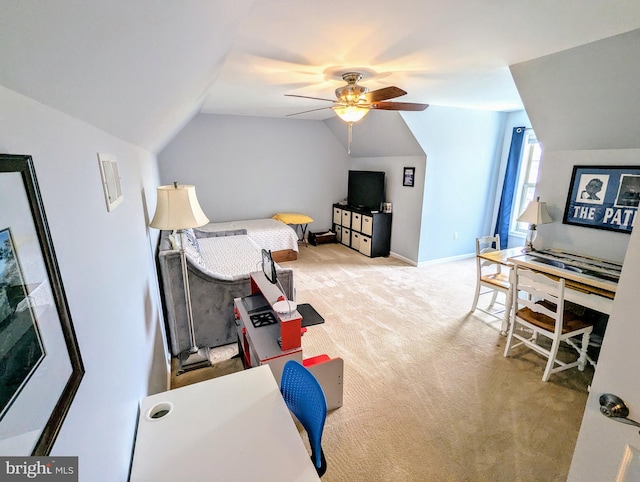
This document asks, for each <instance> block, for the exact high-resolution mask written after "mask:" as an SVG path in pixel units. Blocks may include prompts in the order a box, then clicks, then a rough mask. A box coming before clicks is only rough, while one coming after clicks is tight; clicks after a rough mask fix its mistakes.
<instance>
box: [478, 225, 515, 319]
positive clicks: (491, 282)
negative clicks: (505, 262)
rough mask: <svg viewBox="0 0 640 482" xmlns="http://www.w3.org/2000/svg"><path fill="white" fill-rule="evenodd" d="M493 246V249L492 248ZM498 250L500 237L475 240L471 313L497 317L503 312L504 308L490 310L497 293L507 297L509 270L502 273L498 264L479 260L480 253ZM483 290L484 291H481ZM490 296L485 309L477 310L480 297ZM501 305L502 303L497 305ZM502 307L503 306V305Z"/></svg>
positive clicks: (494, 302) (497, 235)
mask: <svg viewBox="0 0 640 482" xmlns="http://www.w3.org/2000/svg"><path fill="white" fill-rule="evenodd" d="M494 246H495V247H494ZM499 249H500V235H499V234H496V235H495V236H484V237H482V238H476V272H477V278H476V293H475V295H474V297H473V305H472V306H471V311H472V312H473V311H476V310H479V311H482V312H483V313H486V314H488V315H491V316H495V317H498V315H499V314H500V313H503V312H504V308H503V309H500V310H492V308H493V305H495V304H496V300H497V298H498V293H504V295H505V297H506V296H509V287H510V284H509V269H506V270H505V271H506V272H503V271H502V268H503V266H502V265H500V264H498V263H492V262H491V261H488V260H486V259H482V258H479V257H478V255H479V254H481V253H487V252H489V251H497V250H499ZM483 288H485V290H484V291H482V289H483ZM487 294H490V295H491V301H490V302H489V306H487V308H479V307H478V300H479V299H480V296H481V295H487ZM498 304H500V305H502V303H498ZM503 306H504V305H503Z"/></svg>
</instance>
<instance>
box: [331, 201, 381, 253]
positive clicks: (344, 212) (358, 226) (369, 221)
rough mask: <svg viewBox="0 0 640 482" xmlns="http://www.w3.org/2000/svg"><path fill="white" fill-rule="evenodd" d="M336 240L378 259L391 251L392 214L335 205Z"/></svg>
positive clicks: (334, 228) (334, 224)
mask: <svg viewBox="0 0 640 482" xmlns="http://www.w3.org/2000/svg"><path fill="white" fill-rule="evenodd" d="M333 231H334V232H335V233H336V240H337V241H338V242H340V243H342V244H344V245H345V246H349V247H350V248H352V249H355V250H356V251H359V252H360V253H362V254H364V255H365V256H369V257H370V258H376V257H378V256H389V251H390V250H391V213H380V212H371V211H367V210H364V209H359V208H355V207H352V206H348V205H344V204H334V205H333Z"/></svg>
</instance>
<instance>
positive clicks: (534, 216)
mask: <svg viewBox="0 0 640 482" xmlns="http://www.w3.org/2000/svg"><path fill="white" fill-rule="evenodd" d="M518 221H520V222H522V223H529V224H536V225H537V224H548V223H552V222H553V219H552V218H551V216H550V215H549V211H548V210H547V203H545V202H540V201H531V202H530V203H529V205H528V206H527V209H525V210H524V212H523V213H522V214H521V215H520V216H519V217H518Z"/></svg>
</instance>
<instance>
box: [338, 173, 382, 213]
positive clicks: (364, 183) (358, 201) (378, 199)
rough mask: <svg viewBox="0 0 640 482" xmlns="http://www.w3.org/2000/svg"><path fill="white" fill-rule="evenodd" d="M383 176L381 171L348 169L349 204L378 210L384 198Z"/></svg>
mask: <svg viewBox="0 0 640 482" xmlns="http://www.w3.org/2000/svg"><path fill="white" fill-rule="evenodd" d="M384 176H385V173H384V172H382V171H349V183H348V186H347V187H348V190H347V203H348V204H349V206H352V207H356V208H362V209H367V210H370V211H379V210H380V208H381V206H382V203H383V202H384V200H385V189H384Z"/></svg>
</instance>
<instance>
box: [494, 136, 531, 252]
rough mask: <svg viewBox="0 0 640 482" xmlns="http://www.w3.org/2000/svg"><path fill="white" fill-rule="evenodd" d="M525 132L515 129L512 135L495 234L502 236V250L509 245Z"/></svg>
mask: <svg viewBox="0 0 640 482" xmlns="http://www.w3.org/2000/svg"><path fill="white" fill-rule="evenodd" d="M524 130H525V128H524V127H514V128H513V133H512V134H511V147H509V159H508V160H507V170H506V172H505V173H504V184H503V185H502V196H501V197H500V207H499V208H498V218H497V219H496V230H495V232H494V234H499V235H500V249H506V247H507V245H508V243H509V222H510V221H511V211H512V209H513V192H514V191H515V189H516V182H517V179H518V167H519V166H520V157H521V156H522V141H523V139H524Z"/></svg>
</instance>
